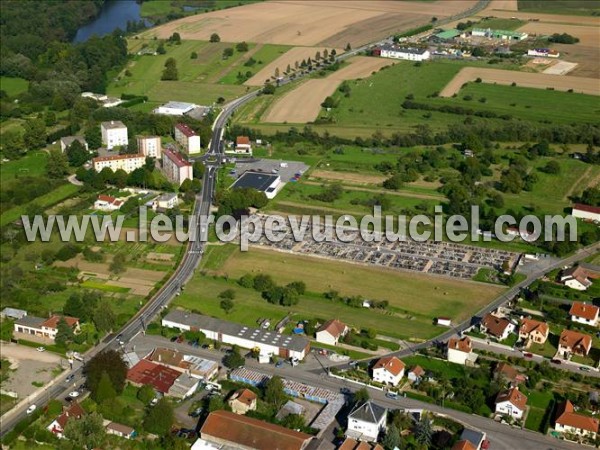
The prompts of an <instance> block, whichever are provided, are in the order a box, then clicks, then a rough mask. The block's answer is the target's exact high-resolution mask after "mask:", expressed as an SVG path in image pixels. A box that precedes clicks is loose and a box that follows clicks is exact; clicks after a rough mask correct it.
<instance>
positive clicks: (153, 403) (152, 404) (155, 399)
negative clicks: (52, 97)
mask: <svg viewBox="0 0 600 450" xmlns="http://www.w3.org/2000/svg"><path fill="white" fill-rule="evenodd" d="M157 403H158V398H157V397H154V398H153V399H152V401H151V402H150V406H154V405H156V404H157Z"/></svg>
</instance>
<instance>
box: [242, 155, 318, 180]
mask: <svg viewBox="0 0 600 450" xmlns="http://www.w3.org/2000/svg"><path fill="white" fill-rule="evenodd" d="M307 170H308V166H307V165H306V164H304V163H303V162H298V161H278V160H273V159H253V160H243V159H242V160H237V161H236V163H235V173H232V174H230V175H232V176H233V178H238V177H239V176H241V175H242V174H243V173H244V172H248V171H251V172H264V173H268V174H277V175H279V176H280V177H281V182H282V183H287V182H288V181H291V180H292V179H294V181H291V182H295V176H296V175H297V174H301V175H302V174H304V173H305V172H306V171H307Z"/></svg>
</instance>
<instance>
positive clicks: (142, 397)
mask: <svg viewBox="0 0 600 450" xmlns="http://www.w3.org/2000/svg"><path fill="white" fill-rule="evenodd" d="M155 396H156V393H155V392H154V388H153V387H152V385H151V384H144V385H142V386H140V388H139V389H138V391H137V395H136V397H137V398H138V400H139V401H140V402H142V403H143V404H144V405H148V404H150V402H151V401H152V399H153V398H154V397H155Z"/></svg>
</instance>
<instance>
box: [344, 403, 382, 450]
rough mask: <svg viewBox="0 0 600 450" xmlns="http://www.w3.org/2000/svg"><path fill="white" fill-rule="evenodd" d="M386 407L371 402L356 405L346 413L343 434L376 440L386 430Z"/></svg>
mask: <svg viewBox="0 0 600 450" xmlns="http://www.w3.org/2000/svg"><path fill="white" fill-rule="evenodd" d="M386 418H387V409H386V408H383V407H381V406H379V405H376V404H375V403H373V402H370V401H368V402H366V403H363V404H362V405H359V406H356V407H355V408H354V410H353V411H352V412H351V413H350V414H349V415H348V429H347V430H346V433H345V436H346V437H349V438H352V439H357V440H359V441H367V442H377V438H378V437H379V434H380V433H381V432H383V431H385V430H386Z"/></svg>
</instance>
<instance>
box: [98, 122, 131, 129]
mask: <svg viewBox="0 0 600 450" xmlns="http://www.w3.org/2000/svg"><path fill="white" fill-rule="evenodd" d="M102 128H104V129H105V130H114V129H117V128H127V127H126V126H125V124H124V123H123V122H121V121H120V120H111V121H110V122H102Z"/></svg>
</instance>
